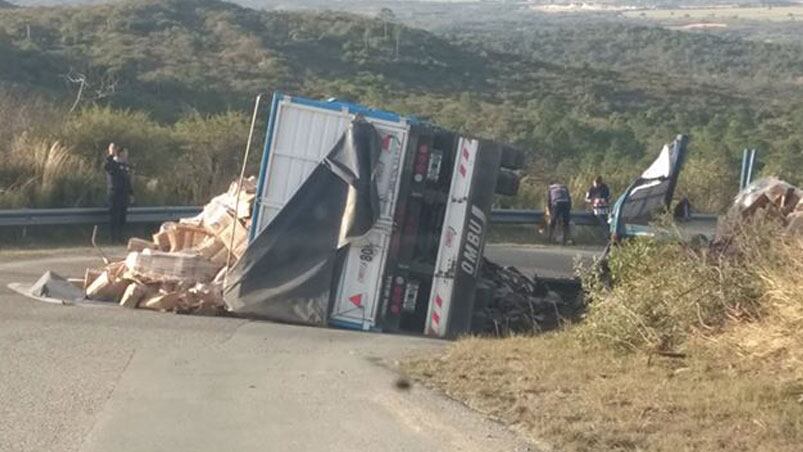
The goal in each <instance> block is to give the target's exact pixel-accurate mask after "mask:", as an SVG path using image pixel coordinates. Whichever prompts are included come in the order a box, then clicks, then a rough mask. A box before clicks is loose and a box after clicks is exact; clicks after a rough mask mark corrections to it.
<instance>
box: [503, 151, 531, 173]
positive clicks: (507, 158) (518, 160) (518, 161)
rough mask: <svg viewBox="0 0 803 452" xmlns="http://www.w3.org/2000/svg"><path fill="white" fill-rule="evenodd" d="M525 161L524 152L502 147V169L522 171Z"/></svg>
mask: <svg viewBox="0 0 803 452" xmlns="http://www.w3.org/2000/svg"><path fill="white" fill-rule="evenodd" d="M525 160H526V157H525V155H524V152H522V151H520V150H518V149H516V148H512V147H510V146H502V158H501V160H500V162H499V166H500V167H502V168H507V169H512V170H517V169H522V168H523V167H524V163H525Z"/></svg>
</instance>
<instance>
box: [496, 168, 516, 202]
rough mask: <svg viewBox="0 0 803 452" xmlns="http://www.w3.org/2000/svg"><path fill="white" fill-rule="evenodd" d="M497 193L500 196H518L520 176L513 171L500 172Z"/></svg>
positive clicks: (497, 180) (497, 179)
mask: <svg viewBox="0 0 803 452" xmlns="http://www.w3.org/2000/svg"><path fill="white" fill-rule="evenodd" d="M495 192H496V194H498V195H505V196H516V194H517V193H518V192H519V176H518V175H517V174H516V173H514V172H512V171H507V170H503V169H502V170H499V176H498V177H497V178H496V190H495Z"/></svg>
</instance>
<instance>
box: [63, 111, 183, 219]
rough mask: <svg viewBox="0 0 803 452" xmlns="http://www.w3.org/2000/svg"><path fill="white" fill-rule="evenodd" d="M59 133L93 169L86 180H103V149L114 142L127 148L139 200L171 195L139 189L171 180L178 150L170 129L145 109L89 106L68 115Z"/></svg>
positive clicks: (150, 199)
mask: <svg viewBox="0 0 803 452" xmlns="http://www.w3.org/2000/svg"><path fill="white" fill-rule="evenodd" d="M60 136H61V137H62V140H63V142H64V143H65V144H66V145H67V146H69V147H70V148H72V149H74V152H75V154H76V155H77V156H79V157H80V158H82V159H84V160H85V161H86V162H87V163H88V164H89V166H90V168H91V169H92V170H93V171H92V175H91V176H90V179H89V180H93V181H98V183H102V181H103V180H104V179H103V178H104V177H105V176H104V173H103V166H102V165H103V161H104V159H105V157H106V149H107V148H108V146H109V143H110V142H114V143H117V144H118V145H120V146H122V147H124V148H127V149H128V150H129V156H130V160H131V164H132V166H133V181H132V182H133V184H134V191H135V194H136V195H137V199H138V202H139V203H154V202H162V201H165V200H166V199H167V198H169V197H170V196H171V195H170V194H167V193H156V192H143V190H142V188H143V187H145V186H148V185H150V186H153V185H154V184H157V185H158V184H159V183H167V182H170V183H174V182H175V181H174V176H175V172H174V171H173V170H171V168H174V167H175V165H176V164H177V161H178V158H179V156H180V153H181V151H180V148H179V145H178V141H177V140H176V138H175V137H174V135H173V132H172V130H171V129H170V128H169V127H164V126H162V125H160V124H158V123H156V122H155V121H153V120H151V119H150V118H149V117H148V115H146V114H145V113H142V112H132V111H127V110H115V109H112V108H110V107H98V106H92V107H89V108H86V109H84V110H81V111H80V112H79V113H78V114H76V115H75V116H73V117H71V118H68V119H67V121H66V122H65V124H64V126H63V127H62V130H61V133H60ZM143 195H144V196H143ZM98 202H101V200H99V199H95V200H94V203H95V204H97V203H98Z"/></svg>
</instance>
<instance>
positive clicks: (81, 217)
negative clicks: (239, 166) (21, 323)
mask: <svg viewBox="0 0 803 452" xmlns="http://www.w3.org/2000/svg"><path fill="white" fill-rule="evenodd" d="M200 212H201V207H193V206H171V207H132V208H130V209H128V222H129V223H161V222H164V221H170V220H176V219H179V218H184V217H191V216H194V215H197V214H199V213H200ZM543 220H544V212H543V211H541V210H523V209H521V210H520V209H497V210H494V211H492V212H491V222H492V223H496V224H535V223H539V222H541V221H543ZM692 220H697V221H704V222H709V221H710V222H713V223H716V221H717V216H716V215H693V216H692ZM108 221H109V210H108V209H106V208H103V207H86V208H67V209H19V210H0V226H19V227H26V226H40V225H41V226H59V225H68V224H103V223H107V222H108ZM572 222H573V223H574V224H576V225H579V226H594V225H597V224H599V220H598V219H597V218H596V217H594V215H592V214H591V213H590V212H584V211H577V212H572Z"/></svg>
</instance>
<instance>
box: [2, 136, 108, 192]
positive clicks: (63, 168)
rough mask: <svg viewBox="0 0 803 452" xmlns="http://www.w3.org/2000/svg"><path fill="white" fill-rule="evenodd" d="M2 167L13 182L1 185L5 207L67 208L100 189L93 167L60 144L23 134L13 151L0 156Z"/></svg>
mask: <svg viewBox="0 0 803 452" xmlns="http://www.w3.org/2000/svg"><path fill="white" fill-rule="evenodd" d="M0 164H2V165H3V167H4V169H5V170H6V173H7V176H6V177H8V178H9V179H10V180H8V181H6V183H4V184H3V185H2V186H0V205H3V206H7V207H30V206H32V205H40V206H65V205H69V204H68V203H70V201H72V202H73V203H80V202H81V200H82V199H83V198H85V197H87V196H88V195H89V194H90V193H91V192H92V191H93V190H99V184H98V183H93V182H95V181H94V180H95V179H97V178H96V177H95V174H94V172H93V171H92V170H91V168H90V165H88V164H87V163H86V162H85V161H84V160H83V159H82V158H80V157H78V156H77V155H75V154H74V152H73V151H72V150H71V149H70V148H67V147H65V146H63V145H62V144H61V143H59V142H53V143H50V142H48V141H45V140H38V139H31V138H29V137H28V135H26V134H23V135H21V136H20V137H19V138H18V139H17V140H16V141H15V142H14V144H13V146H12V148H11V150H10V152H8V153H6V154H5V155H0Z"/></svg>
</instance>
